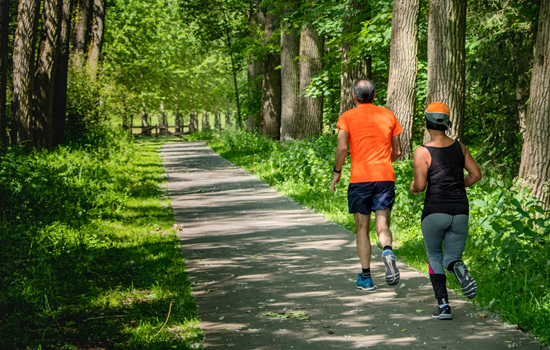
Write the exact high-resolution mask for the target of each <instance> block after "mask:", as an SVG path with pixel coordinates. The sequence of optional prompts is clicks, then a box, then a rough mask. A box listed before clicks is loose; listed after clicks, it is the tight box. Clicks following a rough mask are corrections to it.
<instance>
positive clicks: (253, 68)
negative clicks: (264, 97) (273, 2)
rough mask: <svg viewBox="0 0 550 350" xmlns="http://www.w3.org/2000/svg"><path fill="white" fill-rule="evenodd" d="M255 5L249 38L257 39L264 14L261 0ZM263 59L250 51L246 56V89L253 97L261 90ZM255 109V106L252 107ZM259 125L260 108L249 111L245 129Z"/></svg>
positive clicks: (250, 21)
mask: <svg viewBox="0 0 550 350" xmlns="http://www.w3.org/2000/svg"><path fill="white" fill-rule="evenodd" d="M255 2H256V6H255V8H252V9H251V12H252V13H251V16H250V20H249V25H250V33H251V34H250V35H251V39H252V40H253V41H254V40H257V39H258V35H257V34H258V32H260V31H261V32H263V31H264V29H265V16H264V14H263V13H262V11H261V9H260V6H261V3H262V2H261V0H255ZM262 69H263V61H262V60H260V59H258V58H257V57H256V55H254V54H253V53H251V54H250V55H249V56H248V89H249V94H250V96H252V98H254V97H255V96H256V95H257V94H258V93H257V92H259V91H261V90H262V81H261V80H260V76H261V75H262ZM254 109H255V108H254ZM259 127H260V109H259V108H258V109H257V110H255V111H252V112H251V111H250V108H249V114H248V116H247V119H246V130H247V131H248V132H252V131H254V130H255V129H258V128H259Z"/></svg>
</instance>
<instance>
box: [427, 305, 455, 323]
mask: <svg viewBox="0 0 550 350" xmlns="http://www.w3.org/2000/svg"><path fill="white" fill-rule="evenodd" d="M432 317H433V318H436V319H438V320H452V319H453V315H452V314H451V307H450V306H449V305H447V306H444V307H438V308H437V310H435V311H434V313H433V314H432Z"/></svg>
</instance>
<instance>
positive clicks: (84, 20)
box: [73, 0, 94, 59]
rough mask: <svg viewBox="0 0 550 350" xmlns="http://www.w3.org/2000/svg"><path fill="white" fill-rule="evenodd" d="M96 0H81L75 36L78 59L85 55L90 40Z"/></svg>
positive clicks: (74, 44)
mask: <svg viewBox="0 0 550 350" xmlns="http://www.w3.org/2000/svg"><path fill="white" fill-rule="evenodd" d="M93 1H94V0H79V1H78V7H77V8H78V13H77V17H76V26H75V36H74V43H73V49H74V52H75V53H76V54H77V59H80V58H82V57H84V55H85V54H86V49H87V48H88V42H89V41H90V26H91V21H92V12H93Z"/></svg>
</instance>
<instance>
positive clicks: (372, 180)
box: [330, 79, 403, 290]
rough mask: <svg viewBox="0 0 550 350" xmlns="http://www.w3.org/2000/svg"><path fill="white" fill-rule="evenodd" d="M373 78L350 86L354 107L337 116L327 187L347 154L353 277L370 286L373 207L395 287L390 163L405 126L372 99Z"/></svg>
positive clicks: (390, 281)
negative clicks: (356, 265) (355, 259)
mask: <svg viewBox="0 0 550 350" xmlns="http://www.w3.org/2000/svg"><path fill="white" fill-rule="evenodd" d="M374 97H375V87H374V83H373V82H372V81H370V80H365V79H362V80H359V81H357V82H356V83H355V84H354V85H353V100H354V101H355V104H356V106H357V107H356V108H353V109H350V110H349V111H347V112H345V113H344V114H342V115H341V116H340V120H339V121H338V123H337V124H336V125H337V126H338V129H339V131H338V146H337V148H336V155H335V158H336V159H335V162H334V175H333V177H332V183H331V186H330V187H331V190H332V192H333V193H334V191H335V189H336V183H337V182H339V181H340V176H341V174H340V173H341V172H342V166H343V165H344V161H345V160H346V156H347V153H348V143H349V145H350V153H351V180H350V185H349V188H348V206H349V212H350V214H353V215H354V218H355V227H356V233H357V253H358V254H359V260H360V261H361V266H362V268H363V272H362V273H360V274H359V276H358V278H357V288H358V289H362V290H373V289H374V284H373V282H372V278H371V276H370V258H371V244H370V239H369V223H370V214H371V212H373V211H374V212H375V214H376V217H375V224H376V234H377V235H378V239H379V241H380V244H381V245H382V247H384V252H383V253H382V260H383V261H384V265H385V266H386V275H385V277H386V282H387V283H388V284H389V285H390V286H394V285H396V284H397V283H398V282H399V270H398V269H397V266H396V261H395V255H394V254H393V252H392V246H391V245H392V234H391V231H390V216H391V208H392V205H393V201H394V200H395V173H394V172H393V166H392V162H394V161H395V160H397V158H399V156H400V155H401V145H400V143H399V134H400V133H401V132H402V131H403V129H402V128H401V125H399V122H398V121H397V118H395V115H394V114H393V113H392V112H391V111H390V110H388V109H386V108H382V107H377V106H375V105H373V104H372V101H373V100H374Z"/></svg>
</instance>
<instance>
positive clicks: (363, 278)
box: [353, 213, 374, 290]
mask: <svg viewBox="0 0 550 350" xmlns="http://www.w3.org/2000/svg"><path fill="white" fill-rule="evenodd" d="M353 216H354V217H355V228H356V233H357V235H356V236H357V237H356V240H357V254H358V255H359V260H360V261H361V267H362V268H363V271H362V272H361V273H360V274H359V276H358V277H357V284H356V286H357V289H361V290H374V283H373V282H372V278H371V277H370V254H371V246H370V239H369V223H370V214H368V215H365V214H360V213H354V214H353Z"/></svg>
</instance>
